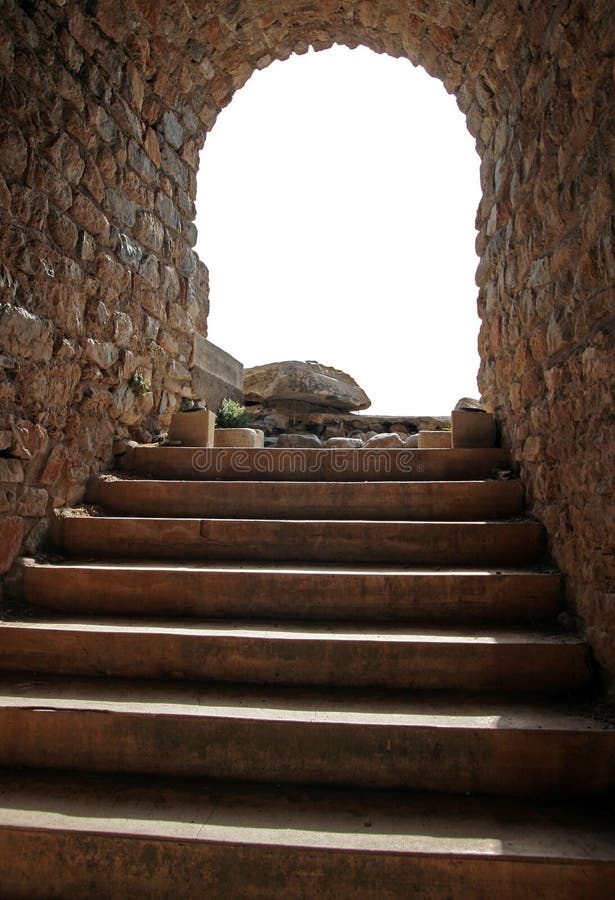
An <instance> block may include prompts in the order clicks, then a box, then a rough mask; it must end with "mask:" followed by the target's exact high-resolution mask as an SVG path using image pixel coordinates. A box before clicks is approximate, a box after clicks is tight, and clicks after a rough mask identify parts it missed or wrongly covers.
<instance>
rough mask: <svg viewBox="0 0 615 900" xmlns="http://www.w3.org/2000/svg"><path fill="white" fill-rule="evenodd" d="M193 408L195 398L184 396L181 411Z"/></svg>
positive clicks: (180, 405)
mask: <svg viewBox="0 0 615 900" xmlns="http://www.w3.org/2000/svg"><path fill="white" fill-rule="evenodd" d="M191 409H194V400H191V399H190V397H182V399H181V403H180V404H179V411H180V412H190V410H191Z"/></svg>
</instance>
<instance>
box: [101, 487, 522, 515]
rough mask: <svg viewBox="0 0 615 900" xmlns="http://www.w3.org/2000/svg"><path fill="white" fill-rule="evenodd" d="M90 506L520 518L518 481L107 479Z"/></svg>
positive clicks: (136, 511) (138, 510) (143, 511)
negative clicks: (197, 480) (307, 481)
mask: <svg viewBox="0 0 615 900" xmlns="http://www.w3.org/2000/svg"><path fill="white" fill-rule="evenodd" d="M87 500H88V502H89V503H94V504H99V505H100V506H103V507H104V508H105V510H106V511H107V512H109V513H122V514H128V515H135V516H165V517H166V516H170V517H184V516H191V517H192V516H194V517H197V518H199V517H203V516H206V517H207V518H214V517H219V518H223V519H224V518H235V517H238V518H244V519H267V518H271V519H419V520H424V521H429V520H439V519H442V520H446V519H449V520H453V521H462V520H464V519H465V520H476V519H499V518H507V517H510V516H517V515H519V514H520V513H521V512H522V510H523V490H522V487H521V482H520V481H418V482H412V481H405V482H404V481H388V482H377V481H371V482H370V481H365V482H354V483H352V482H343V481H338V482H335V481H334V482H311V483H307V484H302V483H301V482H293V481H283V482H274V483H267V482H264V481H243V482H242V481H226V482H224V481H213V482H206V481H201V482H194V481H160V480H140V481H136V480H130V479H119V478H113V477H111V476H104V477H101V478H97V479H92V480H91V481H90V483H89V485H88V494H87Z"/></svg>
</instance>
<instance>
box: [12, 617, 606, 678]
mask: <svg viewBox="0 0 615 900" xmlns="http://www.w3.org/2000/svg"><path fill="white" fill-rule="evenodd" d="M0 670H3V671H9V672H11V671H12V672H28V671H32V672H38V673H41V672H43V673H49V674H61V675H80V676H114V677H122V678H150V679H163V678H169V679H174V680H177V679H187V680H196V681H219V682H237V683H239V682H244V683H253V684H297V685H320V686H331V687H378V688H393V689H396V688H399V689H402V688H405V689H414V690H456V689H459V686H460V685H459V681H460V679H459V673H460V672H463V688H464V690H466V691H482V690H487V691H491V690H508V691H514V690H516V691H553V690H558V689H559V690H580V689H582V688H584V687H587V685H588V683H589V680H590V674H591V670H590V666H589V659H588V649H587V646H586V645H585V643H584V642H583V641H582V640H579V639H577V638H573V637H568V636H560V635H555V636H554V635H549V634H545V633H540V632H539V633H531V632H528V633H524V632H512V631H502V630H500V631H495V630H493V629H491V630H490V629H482V630H480V629H479V630H476V629H473V630H468V629H465V630H462V629H459V628H457V629H451V628H448V629H442V628H440V629H437V628H429V629H427V628H423V629H416V628H415V629H413V630H409V629H408V628H407V627H406V628H403V627H400V626H397V627H390V626H389V627H388V628H386V627H385V628H382V627H380V628H374V627H371V628H370V627H363V628H357V627H356V626H354V627H353V626H352V625H348V624H345V625H344V624H343V623H342V624H339V625H337V626H335V627H333V626H332V625H329V626H324V625H320V626H319V625H311V626H306V625H304V626H300V625H297V624H293V623H284V624H274V623H250V622H243V623H242V622H238V623H229V622H201V623H195V624H192V625H190V624H187V623H185V622H181V621H179V622H152V621H151V620H149V621H143V620H136V621H130V620H128V621H125V622H121V623H120V622H117V621H116V620H112V621H108V620H96V619H85V620H84V619H80V620H74V619H65V618H63V619H54V620H52V621H27V622H9V623H5V624H3V625H2V626H0Z"/></svg>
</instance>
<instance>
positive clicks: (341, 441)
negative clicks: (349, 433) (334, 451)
mask: <svg viewBox="0 0 615 900" xmlns="http://www.w3.org/2000/svg"><path fill="white" fill-rule="evenodd" d="M362 446H363V441H362V440H361V438H347V437H332V438H329V439H328V440H326V441H325V447H338V448H340V449H345V450H353V449H354V450H356V449H358V448H359V447H362Z"/></svg>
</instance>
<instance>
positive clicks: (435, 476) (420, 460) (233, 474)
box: [122, 447, 512, 482]
mask: <svg viewBox="0 0 615 900" xmlns="http://www.w3.org/2000/svg"><path fill="white" fill-rule="evenodd" d="M122 467H123V468H124V469H126V470H127V471H129V472H138V473H140V474H141V475H147V476H150V477H153V478H171V479H179V480H181V481H212V480H216V479H224V480H230V481H256V480H262V481H355V482H356V481H468V480H472V479H480V480H482V479H485V478H491V477H492V475H493V472H494V470H495V469H510V468H511V467H512V463H511V458H510V452H509V451H508V450H504V449H500V448H497V447H494V448H489V449H482V450H465V449H464V450H418V449H404V450H383V449H382V450H345V449H322V450H318V449H311V448H305V449H301V450H291V449H283V450H278V449H276V448H270V449H260V450H248V449H233V448H231V447H218V448H215V449H213V448H212V449H204V448H195V447H134V448H131V449H130V450H129V451H128V453H127V454H126V455H125V456H124V457H122Z"/></svg>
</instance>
